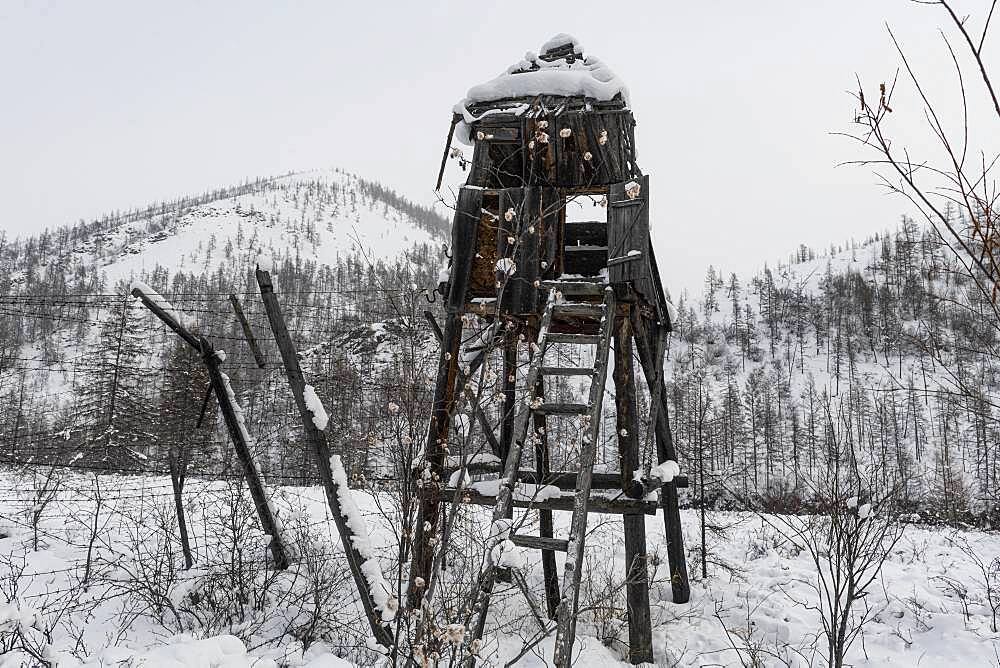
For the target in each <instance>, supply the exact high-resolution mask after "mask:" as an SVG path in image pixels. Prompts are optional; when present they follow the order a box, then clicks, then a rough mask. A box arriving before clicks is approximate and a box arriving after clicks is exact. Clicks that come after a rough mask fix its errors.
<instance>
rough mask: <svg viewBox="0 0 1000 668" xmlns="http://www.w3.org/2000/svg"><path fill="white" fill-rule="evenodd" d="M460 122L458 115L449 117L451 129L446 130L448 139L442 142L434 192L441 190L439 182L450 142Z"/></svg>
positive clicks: (442, 175)
mask: <svg viewBox="0 0 1000 668" xmlns="http://www.w3.org/2000/svg"><path fill="white" fill-rule="evenodd" d="M460 120H462V117H461V116H460V115H458V114H452V116H451V127H450V128H448V139H446V140H445V142H444V153H442V154H441V168H440V169H439V170H438V178H437V184H436V185H435V186H434V190H435V191H438V190H441V181H442V179H444V168H445V166H446V165H447V164H448V154H449V153H450V152H451V140H452V138H454V136H455V126H456V125H458V122H459V121H460Z"/></svg>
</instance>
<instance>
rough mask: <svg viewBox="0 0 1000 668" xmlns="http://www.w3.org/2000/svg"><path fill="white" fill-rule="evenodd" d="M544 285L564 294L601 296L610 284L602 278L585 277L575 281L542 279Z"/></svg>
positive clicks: (547, 288)
mask: <svg viewBox="0 0 1000 668" xmlns="http://www.w3.org/2000/svg"><path fill="white" fill-rule="evenodd" d="M542 287H543V288H545V289H546V290H552V289H556V290H558V291H559V292H561V293H563V294H564V295H570V296H591V297H600V296H601V295H603V294H604V289H605V288H606V287H608V284H607V283H606V282H605V280H604V279H603V278H601V279H595V280H593V281H588V280H583V279H581V280H574V281H542Z"/></svg>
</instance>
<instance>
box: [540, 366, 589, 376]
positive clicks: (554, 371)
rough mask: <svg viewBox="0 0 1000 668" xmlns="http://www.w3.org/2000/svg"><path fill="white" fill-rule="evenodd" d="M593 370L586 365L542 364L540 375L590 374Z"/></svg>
mask: <svg viewBox="0 0 1000 668" xmlns="http://www.w3.org/2000/svg"><path fill="white" fill-rule="evenodd" d="M593 373H594V370H593V369H592V368H590V367H589V366H588V367H578V366H543V367H542V375H545V376H591V375H593Z"/></svg>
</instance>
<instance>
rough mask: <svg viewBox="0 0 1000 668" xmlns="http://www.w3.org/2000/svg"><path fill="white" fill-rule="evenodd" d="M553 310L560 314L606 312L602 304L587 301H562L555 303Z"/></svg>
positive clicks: (592, 314)
mask: <svg viewBox="0 0 1000 668" xmlns="http://www.w3.org/2000/svg"><path fill="white" fill-rule="evenodd" d="M552 308H553V312H554V313H558V314H559V315H585V316H599V315H603V314H604V306H603V305H602V304H589V303H587V302H562V303H561V304H554V305H553V307H552Z"/></svg>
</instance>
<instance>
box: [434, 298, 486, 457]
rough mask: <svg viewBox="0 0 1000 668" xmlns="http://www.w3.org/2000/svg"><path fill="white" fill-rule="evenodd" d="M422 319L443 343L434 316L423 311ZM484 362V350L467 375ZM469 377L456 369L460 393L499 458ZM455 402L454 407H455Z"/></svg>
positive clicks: (473, 361)
mask: <svg viewBox="0 0 1000 668" xmlns="http://www.w3.org/2000/svg"><path fill="white" fill-rule="evenodd" d="M424 318H426V319H427V322H429V323H430V325H431V331H432V332H434V336H435V337H436V338H437V340H438V343H439V344H441V343H443V342H444V333H443V332H442V331H441V326H440V325H438V322H437V319H436V318H435V317H434V314H433V313H431V312H430V311H424ZM485 361H486V349H484V350H482V351H481V352H480V353H479V354H478V355H476V357H475V358H473V360H472V362H471V363H470V364H469V374H474V373H475V372H476V370H477V369H479V367H480V366H482V364H483V363H484V362H485ZM468 383H469V376H468V375H467V374H466V373H465V372H464V371H462V369H461V367H459V369H458V386H459V387H461V388H462V393H463V394H464V395H465V400H466V401H468V402H469V405H471V406H472V411H473V413H475V415H476V420H477V421H478V422H479V426H480V427H482V429H483V435H484V436H485V437H486V441H487V442H488V443H489V444H490V450H492V451H493V454H494V455H496V456H497V457H500V458H501V461H502V454H501V448H500V441H498V440H497V435H496V434H495V433H494V432H493V425H492V424H490V419H489V417H487V415H486V412H485V411H484V410H483V407H482V406H481V405H480V403H479V398H478V397H477V396H476V393H475V392H473V391H472V388H470V387H469V385H468ZM457 405H458V404H457V402H456V404H455V406H456V407H457Z"/></svg>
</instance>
